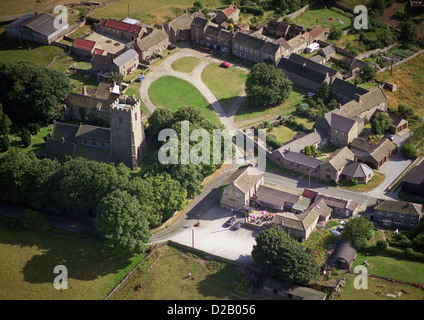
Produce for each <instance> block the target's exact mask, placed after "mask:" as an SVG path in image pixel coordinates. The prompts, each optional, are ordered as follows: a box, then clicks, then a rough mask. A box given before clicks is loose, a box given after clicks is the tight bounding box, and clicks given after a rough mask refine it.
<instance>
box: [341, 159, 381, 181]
mask: <svg viewBox="0 0 424 320" xmlns="http://www.w3.org/2000/svg"><path fill="white" fill-rule="evenodd" d="M372 173H373V170H372V169H371V168H370V167H369V166H367V165H366V164H365V163H361V162H356V161H351V162H349V163H348V164H347V165H346V166H345V167H344V168H343V171H342V174H343V175H345V176H348V177H352V178H366V177H368V176H369V175H370V174H372Z"/></svg>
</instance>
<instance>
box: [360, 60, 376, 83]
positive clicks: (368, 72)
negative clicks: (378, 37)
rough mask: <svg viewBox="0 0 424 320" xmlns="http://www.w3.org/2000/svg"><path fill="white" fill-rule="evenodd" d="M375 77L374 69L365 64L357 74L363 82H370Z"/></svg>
mask: <svg viewBox="0 0 424 320" xmlns="http://www.w3.org/2000/svg"><path fill="white" fill-rule="evenodd" d="M376 75H377V69H376V68H374V67H373V66H372V65H371V64H370V63H367V64H366V65H365V67H364V68H363V69H362V70H361V72H360V73H359V76H360V77H361V78H362V80H363V81H370V80H372V79H374V77H375V76H376Z"/></svg>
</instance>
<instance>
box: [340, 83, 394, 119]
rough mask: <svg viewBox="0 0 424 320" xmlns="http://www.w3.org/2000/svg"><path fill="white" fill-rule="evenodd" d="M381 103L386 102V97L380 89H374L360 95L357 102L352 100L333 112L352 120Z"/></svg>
mask: <svg viewBox="0 0 424 320" xmlns="http://www.w3.org/2000/svg"><path fill="white" fill-rule="evenodd" d="M383 102H387V97H386V95H385V94H384V92H383V90H382V89H381V88H379V87H376V88H372V89H371V90H370V91H368V92H367V93H365V94H363V95H361V96H360V97H359V101H357V100H355V99H353V100H351V101H349V102H348V103H346V104H344V105H342V106H341V107H340V109H339V110H336V111H335V112H337V113H338V114H340V115H342V116H344V117H347V118H353V117H354V116H356V115H359V114H361V113H363V112H365V111H367V110H369V109H371V108H373V107H374V106H376V105H379V104H381V103H383Z"/></svg>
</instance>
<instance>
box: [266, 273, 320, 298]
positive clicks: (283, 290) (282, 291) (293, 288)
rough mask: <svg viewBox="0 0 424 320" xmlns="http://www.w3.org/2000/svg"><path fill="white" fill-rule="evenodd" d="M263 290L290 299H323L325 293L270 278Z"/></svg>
mask: <svg viewBox="0 0 424 320" xmlns="http://www.w3.org/2000/svg"><path fill="white" fill-rule="evenodd" d="M263 290H264V291H265V292H267V293H272V294H276V295H278V296H281V297H285V298H287V299H292V300H325V298H326V297H327V294H326V293H325V292H321V291H317V290H314V289H311V288H307V287H300V286H297V285H286V284H284V283H282V282H279V281H277V280H275V279H272V278H267V279H265V281H264V284H263Z"/></svg>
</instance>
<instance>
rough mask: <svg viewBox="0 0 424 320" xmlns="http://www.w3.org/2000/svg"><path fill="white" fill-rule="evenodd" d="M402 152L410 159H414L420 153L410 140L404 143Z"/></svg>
mask: <svg viewBox="0 0 424 320" xmlns="http://www.w3.org/2000/svg"><path fill="white" fill-rule="evenodd" d="M400 152H402V154H403V156H404V157H405V158H408V159H414V158H415V157H416V156H417V154H418V152H417V149H415V147H414V146H413V145H412V144H410V143H408V142H405V143H404V144H403V145H402V148H400Z"/></svg>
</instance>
